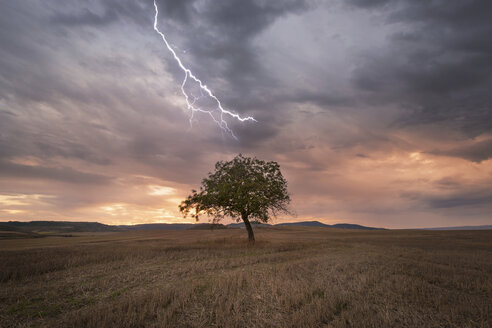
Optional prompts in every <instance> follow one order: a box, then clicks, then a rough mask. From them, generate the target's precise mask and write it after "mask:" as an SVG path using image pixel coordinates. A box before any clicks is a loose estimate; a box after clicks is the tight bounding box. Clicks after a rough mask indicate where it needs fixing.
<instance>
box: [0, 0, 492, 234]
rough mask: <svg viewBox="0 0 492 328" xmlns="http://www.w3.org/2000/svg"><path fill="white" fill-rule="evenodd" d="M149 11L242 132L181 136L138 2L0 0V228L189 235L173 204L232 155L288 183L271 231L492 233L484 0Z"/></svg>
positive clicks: (163, 1)
mask: <svg viewBox="0 0 492 328" xmlns="http://www.w3.org/2000/svg"><path fill="white" fill-rule="evenodd" d="M157 4H158V7H159V11H160V12H159V19H158V24H159V28H160V29H161V31H162V32H164V33H165V35H166V37H167V38H168V39H169V42H170V43H171V44H172V47H173V49H175V51H176V53H177V54H178V55H179V56H180V57H181V58H182V60H183V63H184V64H185V65H186V66H187V67H189V68H190V69H191V70H192V71H193V72H194V73H195V75H196V76H198V77H199V78H200V79H201V80H203V81H204V82H205V83H206V84H207V85H208V86H209V87H210V89H212V90H213V92H214V93H215V94H216V95H217V97H219V98H220V99H221V101H222V104H223V105H224V107H226V108H228V109H230V110H233V111H234V112H236V113H238V114H240V115H242V116H253V117H255V119H256V120H257V122H238V121H237V120H234V119H233V118H227V120H228V125H229V127H230V128H231V129H232V130H233V131H234V133H235V135H236V136H237V138H238V140H235V139H234V138H233V137H231V136H230V135H229V134H228V133H224V132H223V131H222V130H221V129H220V128H219V127H218V126H217V125H216V124H215V123H214V122H213V120H211V118H210V116H207V115H205V114H201V115H194V117H193V120H192V125H190V121H189V120H190V112H189V110H188V109H187V107H186V102H185V100H184V97H183V96H182V95H181V91H180V86H181V83H182V81H183V77H184V75H183V72H182V71H181V70H180V68H179V66H178V65H177V64H176V62H175V61H174V59H173V57H172V55H171V53H170V52H169V51H168V50H167V48H166V47H165V45H164V43H163V42H162V40H161V39H160V37H159V35H158V34H157V33H156V32H155V31H154V30H153V19H154V7H153V3H152V0H140V1H136V0H87V1H62V0H30V1H9V0H0V220H21V221H29V220H79V221H99V222H103V223H109V224H130V223H149V222H191V220H190V219H186V220H185V219H183V218H182V217H181V216H180V214H179V212H178V208H177V205H178V204H179V202H180V201H181V200H182V199H183V198H184V197H185V196H186V195H187V194H188V193H189V191H190V189H192V188H196V187H197V186H198V185H199V183H200V181H201V179H202V178H203V177H204V176H205V175H206V174H207V173H208V172H209V171H210V170H212V169H213V165H214V163H215V162H216V161H218V160H228V159H231V158H232V157H234V156H235V155H236V154H238V153H243V154H245V155H249V156H257V157H258V158H261V159H265V160H275V161H277V162H278V163H279V164H280V166H281V169H282V171H283V173H284V176H285V177H286V178H287V180H288V182H289V190H290V191H291V194H292V200H293V201H292V209H293V211H295V213H296V214H297V215H296V216H287V217H281V218H278V219H276V222H280V221H299V220H312V219H315V220H319V221H323V222H326V223H338V222H350V223H359V224H364V225H371V226H381V227H389V228H408V227H430V226H453V225H478V224H492V91H491V90H492V43H491V42H490V36H491V35H492V24H491V23H490V22H491V21H492V2H490V1H486V0H483V1H473V0H470V1H446V0H440V1H412V0H406V1H405V0H394V1H386V0H372V1H369V0H350V1H349V0H345V1H342V0H326V1H321V0H283V1H268V0H248V1H245V0H183V1H175V0H159V1H158V2H157ZM188 87H189V88H190V89H189V92H196V86H195V88H194V86H193V85H189V86H188ZM203 105H204V106H206V105H207V103H206V99H205V103H204V104H203Z"/></svg>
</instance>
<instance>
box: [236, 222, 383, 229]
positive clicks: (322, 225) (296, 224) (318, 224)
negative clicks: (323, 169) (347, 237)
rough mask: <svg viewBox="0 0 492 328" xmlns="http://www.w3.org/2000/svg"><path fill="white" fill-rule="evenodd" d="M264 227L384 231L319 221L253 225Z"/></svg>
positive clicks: (242, 225) (239, 225)
mask: <svg viewBox="0 0 492 328" xmlns="http://www.w3.org/2000/svg"><path fill="white" fill-rule="evenodd" d="M227 226H228V227H230V228H244V223H242V222H241V223H231V224H228V225H227ZM258 226H259V227H262V226H274V227H289V226H291V227H292V226H294V227H318V228H338V229H355V230H384V229H383V228H373V227H365V226H361V225H358V224H349V223H337V224H334V225H329V224H325V223H322V222H319V221H301V222H285V223H278V224H274V225H270V224H264V223H263V224H256V225H255V224H253V227H258Z"/></svg>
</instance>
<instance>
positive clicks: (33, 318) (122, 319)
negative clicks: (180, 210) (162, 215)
mask: <svg viewBox="0 0 492 328" xmlns="http://www.w3.org/2000/svg"><path fill="white" fill-rule="evenodd" d="M256 234H257V242H256V244H255V245H254V246H249V245H248V243H247V240H246V233H245V231H244V230H241V229H227V230H215V231H202V230H199V231H140V232H121V233H101V234H97V233H91V234H74V235H73V237H45V238H25V239H21V238H16V239H3V240H0V263H2V265H1V267H0V326H2V327H44V326H46V327H111V326H113V327H207V326H214V327H490V326H492V318H491V313H492V274H491V272H492V231H403V230H402V231H391V230H386V231H353V230H338V229H327V228H287V227H282V228H262V229H257V230H256Z"/></svg>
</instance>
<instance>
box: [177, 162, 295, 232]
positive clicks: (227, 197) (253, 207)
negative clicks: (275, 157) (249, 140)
mask: <svg viewBox="0 0 492 328" xmlns="http://www.w3.org/2000/svg"><path fill="white" fill-rule="evenodd" d="M289 202H290V196H289V193H288V191H287V181H286V180H285V179H284V177H283V176H282V173H281V172H280V165H279V164H278V163H277V162H274V161H270V162H266V161H262V160H259V159H257V158H256V157H254V158H251V157H245V156H243V155H241V154H239V155H238V156H236V157H235V158H234V159H233V160H231V161H219V162H217V163H216V164H215V172H213V173H209V174H208V177H207V178H205V179H203V180H202V184H201V186H200V190H199V191H196V190H192V192H191V194H190V195H189V196H188V197H187V198H186V199H185V200H184V201H183V202H182V203H181V205H179V210H180V211H181V212H182V213H183V215H184V216H185V217H187V216H188V215H190V216H191V217H193V218H195V219H196V220H197V221H198V220H199V217H200V215H202V214H205V215H207V216H209V217H211V218H212V220H213V222H214V223H216V222H218V221H220V220H221V219H222V218H224V217H231V218H234V219H236V221H237V222H239V221H240V220H243V222H244V224H245V226H246V228H247V230H248V237H249V240H250V241H254V234H253V229H252V227H251V223H250V220H252V221H254V222H268V221H269V219H270V218H271V216H276V215H277V214H279V213H281V212H284V213H285V212H288V209H287V205H288V204H289Z"/></svg>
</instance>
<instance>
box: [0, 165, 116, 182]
mask: <svg viewBox="0 0 492 328" xmlns="http://www.w3.org/2000/svg"><path fill="white" fill-rule="evenodd" d="M0 177H3V178H16V179H39V180H48V181H49V180H54V181H59V182H66V183H74V184H94V185H103V184H107V183H109V182H110V181H111V178H110V177H107V176H104V175H100V174H93V173H85V172H80V171H77V170H74V169H72V168H69V167H43V166H31V165H23V164H15V163H10V162H6V161H0Z"/></svg>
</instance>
